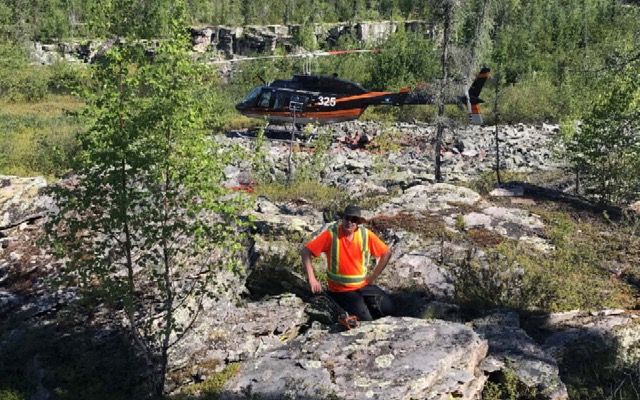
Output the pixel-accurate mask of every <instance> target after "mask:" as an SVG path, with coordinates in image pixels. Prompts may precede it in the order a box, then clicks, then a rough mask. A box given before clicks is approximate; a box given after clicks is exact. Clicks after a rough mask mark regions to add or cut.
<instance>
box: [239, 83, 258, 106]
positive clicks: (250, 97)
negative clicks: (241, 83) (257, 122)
mask: <svg viewBox="0 0 640 400" xmlns="http://www.w3.org/2000/svg"><path fill="white" fill-rule="evenodd" d="M261 90H262V86H258V87H254V88H253V89H251V91H250V92H249V94H248V95H247V97H245V98H244V101H243V102H244V103H253V101H254V100H255V99H257V98H258V95H259V94H260V91H261Z"/></svg>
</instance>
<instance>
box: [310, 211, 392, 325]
mask: <svg viewBox="0 0 640 400" xmlns="http://www.w3.org/2000/svg"><path fill="white" fill-rule="evenodd" d="M340 216H341V217H342V222H341V223H340V224H338V223H336V224H335V225H333V226H332V227H331V228H329V229H327V230H326V231H324V232H322V233H321V234H320V235H319V236H318V237H316V238H315V239H313V240H312V241H310V242H309V243H308V244H307V245H306V246H305V247H304V248H303V249H302V250H301V251H300V256H301V257H302V265H303V266H304V267H305V269H306V270H307V276H308V278H309V286H310V288H311V292H312V293H321V292H322V284H321V283H320V282H319V281H318V280H317V279H316V277H315V274H314V272H313V265H312V263H311V257H312V256H314V257H317V256H319V255H320V253H324V254H325V256H326V258H327V281H328V282H327V283H328V286H329V296H330V297H331V298H332V299H333V300H335V302H336V303H338V305H340V307H342V308H344V309H345V310H346V311H347V312H348V313H349V314H351V315H355V316H357V317H358V319H360V320H362V321H371V320H373V319H374V318H380V317H383V316H386V315H390V314H392V313H393V311H394V306H393V302H392V301H391V298H390V296H389V294H388V293H386V292H385V291H384V290H382V289H381V288H379V287H378V286H376V285H374V282H375V280H376V278H378V276H379V275H380V273H381V272H382V270H383V269H384V268H385V267H386V265H387V263H388V262H389V258H391V249H390V248H389V246H387V245H386V244H385V243H384V242H383V241H382V240H380V238H378V236H376V235H375V234H374V233H373V232H371V231H370V230H369V229H367V228H365V227H364V226H362V225H361V224H362V223H364V222H366V220H365V219H364V218H363V217H362V210H361V209H360V208H359V207H357V206H353V205H351V206H348V207H347V208H346V209H345V210H344V212H342V213H341V214H340ZM371 255H373V256H374V257H375V258H377V259H378V264H377V265H376V267H375V269H374V270H373V272H372V273H370V274H367V273H368V271H367V267H368V265H369V261H370V256H371Z"/></svg>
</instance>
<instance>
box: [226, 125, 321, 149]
mask: <svg viewBox="0 0 640 400" xmlns="http://www.w3.org/2000/svg"><path fill="white" fill-rule="evenodd" d="M259 132H260V129H250V130H248V131H231V132H229V133H228V134H227V136H229V137H240V138H243V139H257V138H258V133H259ZM263 135H264V138H265V139H267V140H269V141H272V142H283V143H292V144H300V145H303V146H308V145H310V144H311V142H312V141H313V136H314V135H313V134H310V135H309V134H304V133H300V132H297V131H295V130H294V131H289V130H286V129H274V128H266V129H265V130H264V132H263Z"/></svg>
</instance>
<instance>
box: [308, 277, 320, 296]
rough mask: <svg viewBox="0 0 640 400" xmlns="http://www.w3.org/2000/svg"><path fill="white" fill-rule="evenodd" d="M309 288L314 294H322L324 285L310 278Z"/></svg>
mask: <svg viewBox="0 0 640 400" xmlns="http://www.w3.org/2000/svg"><path fill="white" fill-rule="evenodd" d="M309 287H310V288H311V293H313V294H318V293H322V284H321V283H320V282H319V281H318V280H317V279H316V278H315V277H309Z"/></svg>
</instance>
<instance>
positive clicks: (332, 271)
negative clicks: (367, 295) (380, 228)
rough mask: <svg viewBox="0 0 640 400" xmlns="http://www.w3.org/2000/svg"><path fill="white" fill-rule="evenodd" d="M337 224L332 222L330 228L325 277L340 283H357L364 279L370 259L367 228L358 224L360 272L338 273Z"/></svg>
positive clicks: (338, 247) (338, 244)
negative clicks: (360, 247) (360, 245)
mask: <svg viewBox="0 0 640 400" xmlns="http://www.w3.org/2000/svg"><path fill="white" fill-rule="evenodd" d="M338 228H339V224H334V225H333V226H332V227H331V228H330V229H329V233H331V255H330V256H329V269H328V270H327V278H328V279H330V280H331V281H333V282H335V283H339V284H341V285H347V286H349V285H358V284H360V283H362V281H364V278H365V277H366V276H367V267H368V266H369V263H370V261H371V253H369V234H368V232H367V228H365V227H364V226H360V229H359V231H360V240H361V244H362V265H361V266H360V271H359V272H360V273H359V274H357V275H342V274H340V262H339V261H340V240H339V239H340V238H339V237H338V236H339V235H338V231H339V230H338Z"/></svg>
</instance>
